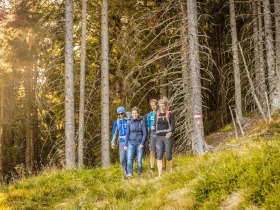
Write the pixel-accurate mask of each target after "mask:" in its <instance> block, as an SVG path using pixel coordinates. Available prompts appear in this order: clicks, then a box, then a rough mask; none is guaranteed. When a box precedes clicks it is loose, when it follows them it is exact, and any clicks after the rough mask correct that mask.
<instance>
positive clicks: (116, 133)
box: [111, 106, 129, 178]
mask: <svg viewBox="0 0 280 210" xmlns="http://www.w3.org/2000/svg"><path fill="white" fill-rule="evenodd" d="M117 114H118V119H117V120H116V121H115V122H114V126H113V132H112V142H111V147H112V149H115V147H116V145H115V141H116V139H117V137H118V140H119V156H120V163H121V166H122V170H123V173H124V178H126V175H127V151H126V150H124V147H125V136H126V133H127V123H128V121H129V119H127V118H126V117H127V116H126V111H125V108H124V107H123V106H120V107H118V108H117Z"/></svg>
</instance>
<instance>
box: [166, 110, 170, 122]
mask: <svg viewBox="0 0 280 210" xmlns="http://www.w3.org/2000/svg"><path fill="white" fill-rule="evenodd" d="M165 117H166V119H167V120H169V119H170V111H166V112H165Z"/></svg>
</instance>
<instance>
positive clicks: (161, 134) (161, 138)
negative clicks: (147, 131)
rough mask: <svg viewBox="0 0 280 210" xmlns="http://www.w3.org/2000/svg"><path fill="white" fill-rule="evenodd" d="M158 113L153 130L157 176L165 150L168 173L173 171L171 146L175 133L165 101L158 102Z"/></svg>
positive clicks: (159, 172)
mask: <svg viewBox="0 0 280 210" xmlns="http://www.w3.org/2000/svg"><path fill="white" fill-rule="evenodd" d="M158 105H159V108H160V112H158V113H157V114H156V119H155V124H154V126H155V127H154V129H155V131H156V135H157V140H156V151H157V162H158V175H159V176H161V175H162V156H163V151H164V148H165V151H166V158H167V160H168V162H169V167H170V171H172V170H173V160H172V145H173V132H174V131H175V119H174V115H173V113H172V112H170V111H168V110H167V100H165V99H161V100H159V101H158Z"/></svg>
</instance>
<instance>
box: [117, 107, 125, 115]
mask: <svg viewBox="0 0 280 210" xmlns="http://www.w3.org/2000/svg"><path fill="white" fill-rule="evenodd" d="M117 113H118V114H120V113H125V108H124V107H123V106H119V107H118V108H117Z"/></svg>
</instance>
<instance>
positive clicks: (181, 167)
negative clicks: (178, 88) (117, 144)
mask: <svg viewBox="0 0 280 210" xmlns="http://www.w3.org/2000/svg"><path fill="white" fill-rule="evenodd" d="M278 117H279V116H277V115H276V116H275V118H274V120H273V122H272V123H270V124H265V123H263V122H259V123H256V124H254V126H252V127H251V129H250V132H249V131H248V133H250V136H248V137H245V138H243V139H233V140H231V141H230V142H227V145H232V147H228V148H227V149H224V150H221V151H218V152H215V153H207V154H205V155H203V156H200V157H195V156H181V157H176V158H175V163H176V169H175V171H174V172H173V173H170V172H165V174H164V176H163V177H162V178H158V177H157V176H156V174H155V173H153V172H151V171H148V165H147V162H145V163H144V170H145V172H144V173H143V175H142V176H141V177H138V176H136V177H134V178H133V179H130V180H122V178H121V170H120V167H119V166H118V165H117V166H111V167H109V168H105V169H102V168H98V169H80V170H71V171H46V172H44V173H42V175H40V176H37V177H33V178H28V179H26V180H22V181H19V182H16V183H14V184H12V185H10V186H8V187H4V188H3V189H2V192H1V193H0V209H280V134H278V132H279V127H280V126H279V121H278V119H277V118H278ZM223 146H224V145H222V146H221V147H223Z"/></svg>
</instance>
